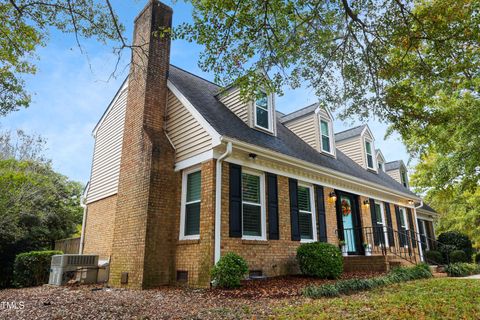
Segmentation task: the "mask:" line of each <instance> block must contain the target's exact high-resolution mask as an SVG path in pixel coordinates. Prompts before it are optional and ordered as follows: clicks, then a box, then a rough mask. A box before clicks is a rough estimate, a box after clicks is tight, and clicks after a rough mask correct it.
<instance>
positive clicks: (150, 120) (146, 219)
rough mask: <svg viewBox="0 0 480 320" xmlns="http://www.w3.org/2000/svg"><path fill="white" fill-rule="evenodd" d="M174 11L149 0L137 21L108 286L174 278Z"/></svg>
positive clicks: (146, 284) (176, 176)
mask: <svg viewBox="0 0 480 320" xmlns="http://www.w3.org/2000/svg"><path fill="white" fill-rule="evenodd" d="M171 24H172V9H171V8H170V7H168V6H166V5H164V4H163V3H160V2H159V1H157V0H150V1H149V3H148V4H147V6H146V7H145V8H144V9H143V10H142V12H141V13H140V14H139V15H138V17H137V18H136V19H135V31H134V38H133V44H134V48H133V50H132V64H131V66H130V74H129V79H128V98H127V109H126V116H125V129H124V133H123V146H122V158H121V165H120V178H119V186H118V201H117V209H116V215H115V224H114V237H113V246H112V258H111V265H110V283H111V285H113V286H126V287H132V288H146V287H154V286H158V285H162V284H167V283H169V282H170V280H171V279H172V277H173V263H174V259H173V255H174V251H173V250H174V241H173V239H174V235H173V230H175V228H174V221H175V214H176V213H177V212H179V210H177V209H176V207H177V206H179V204H178V203H179V201H177V194H178V191H177V188H178V186H179V185H180V175H179V174H177V173H175V172H174V171H173V168H174V160H175V154H174V150H173V148H172V146H171V145H170V143H169V141H168V139H167V137H166V135H165V134H164V130H163V128H164V125H163V122H164V119H165V110H166V101H167V78H168V70H169V65H170V37H169V36H164V37H160V36H158V33H157V35H156V36H155V35H154V33H155V31H158V30H160V29H162V27H165V28H170V27H171Z"/></svg>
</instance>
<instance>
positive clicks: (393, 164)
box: [385, 160, 404, 171]
mask: <svg viewBox="0 0 480 320" xmlns="http://www.w3.org/2000/svg"><path fill="white" fill-rule="evenodd" d="M402 165H404V164H403V161H402V160H395V161H390V162H387V163H385V171H392V170H398V169H400V167H402Z"/></svg>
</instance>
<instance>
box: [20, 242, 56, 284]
mask: <svg viewBox="0 0 480 320" xmlns="http://www.w3.org/2000/svg"><path fill="white" fill-rule="evenodd" d="M56 254H62V252H61V251H54V250H49V251H30V252H24V253H20V254H18V255H17V256H16V257H15V262H14V265H13V268H14V269H13V282H14V285H15V286H16V287H33V286H39V285H42V284H45V283H48V276H49V273H50V263H51V261H52V256H53V255H56Z"/></svg>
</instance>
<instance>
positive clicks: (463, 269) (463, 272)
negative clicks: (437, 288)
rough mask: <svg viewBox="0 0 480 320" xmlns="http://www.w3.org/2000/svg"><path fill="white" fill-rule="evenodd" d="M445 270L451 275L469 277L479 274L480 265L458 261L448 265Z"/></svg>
mask: <svg viewBox="0 0 480 320" xmlns="http://www.w3.org/2000/svg"><path fill="white" fill-rule="evenodd" d="M445 271H446V272H447V274H448V275H449V276H450V277H467V276H470V275H472V274H479V273H480V266H479V265H477V264H474V263H465V262H457V263H451V264H449V265H448V266H446V267H445Z"/></svg>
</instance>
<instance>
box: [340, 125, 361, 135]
mask: <svg viewBox="0 0 480 320" xmlns="http://www.w3.org/2000/svg"><path fill="white" fill-rule="evenodd" d="M365 126H366V124H361V125H358V126H356V127H353V128H349V129H346V130H343V131H339V132H335V135H337V134H340V133H344V132H347V131H351V130H355V129H358V128H360V127H365Z"/></svg>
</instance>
